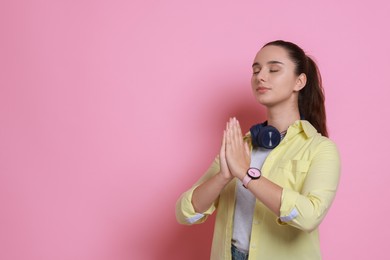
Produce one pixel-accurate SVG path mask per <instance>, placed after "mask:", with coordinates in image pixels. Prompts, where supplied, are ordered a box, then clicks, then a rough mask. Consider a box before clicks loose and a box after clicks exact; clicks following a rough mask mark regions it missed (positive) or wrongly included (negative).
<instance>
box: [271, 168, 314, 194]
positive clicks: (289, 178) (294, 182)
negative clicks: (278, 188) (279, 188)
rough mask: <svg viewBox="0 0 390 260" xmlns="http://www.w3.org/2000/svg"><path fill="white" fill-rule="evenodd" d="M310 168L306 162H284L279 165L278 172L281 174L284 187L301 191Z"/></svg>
mask: <svg viewBox="0 0 390 260" xmlns="http://www.w3.org/2000/svg"><path fill="white" fill-rule="evenodd" d="M309 168H310V161H307V160H286V161H282V162H281V163H280V164H279V170H281V171H282V172H283V178H284V180H283V183H284V185H286V186H285V187H288V188H292V189H294V190H296V191H301V189H302V187H303V184H304V182H305V179H306V176H307V173H308V171H309Z"/></svg>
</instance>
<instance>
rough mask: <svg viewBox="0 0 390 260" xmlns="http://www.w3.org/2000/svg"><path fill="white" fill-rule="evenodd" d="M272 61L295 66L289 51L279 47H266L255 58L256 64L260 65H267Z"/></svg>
mask: <svg viewBox="0 0 390 260" xmlns="http://www.w3.org/2000/svg"><path fill="white" fill-rule="evenodd" d="M270 61H279V62H282V63H283V64H286V65H293V63H292V61H291V60H290V58H289V56H288V53H287V51H286V50H285V49H284V48H282V47H279V46H273V45H270V46H265V47H263V48H262V49H261V50H260V51H259V52H258V53H257V54H256V56H255V59H254V63H259V64H260V65H263V64H267V63H268V62H270Z"/></svg>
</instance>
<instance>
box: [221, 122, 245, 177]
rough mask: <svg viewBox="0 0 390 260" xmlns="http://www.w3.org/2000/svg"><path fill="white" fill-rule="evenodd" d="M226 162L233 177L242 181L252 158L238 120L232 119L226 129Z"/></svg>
mask: <svg viewBox="0 0 390 260" xmlns="http://www.w3.org/2000/svg"><path fill="white" fill-rule="evenodd" d="M226 160H227V164H228V166H229V169H230V172H231V173H232V175H233V176H235V177H237V178H238V179H240V180H242V179H243V178H244V176H245V174H246V172H247V170H248V168H249V166H250V160H251V157H250V151H249V147H248V144H247V143H246V142H244V140H243V136H242V131H241V127H240V123H239V122H238V120H237V119H236V118H230V120H229V122H228V124H227V128H226Z"/></svg>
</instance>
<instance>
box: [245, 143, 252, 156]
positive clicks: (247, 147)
mask: <svg viewBox="0 0 390 260" xmlns="http://www.w3.org/2000/svg"><path fill="white" fill-rule="evenodd" d="M244 146H245V152H246V154H247V155H248V156H249V155H250V154H251V152H250V150H249V145H248V143H247V142H245V143H244Z"/></svg>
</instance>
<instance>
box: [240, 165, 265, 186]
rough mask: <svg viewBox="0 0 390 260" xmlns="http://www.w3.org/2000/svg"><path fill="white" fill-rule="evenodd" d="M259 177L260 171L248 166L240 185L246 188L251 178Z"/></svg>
mask: <svg viewBox="0 0 390 260" xmlns="http://www.w3.org/2000/svg"><path fill="white" fill-rule="evenodd" d="M260 177H261V171H260V170H259V169H257V168H249V169H248V171H247V172H246V175H245V176H244V178H243V179H242V185H243V186H244V187H245V188H246V189H248V183H249V182H250V181H251V180H257V179H259V178H260Z"/></svg>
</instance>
